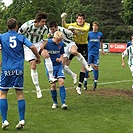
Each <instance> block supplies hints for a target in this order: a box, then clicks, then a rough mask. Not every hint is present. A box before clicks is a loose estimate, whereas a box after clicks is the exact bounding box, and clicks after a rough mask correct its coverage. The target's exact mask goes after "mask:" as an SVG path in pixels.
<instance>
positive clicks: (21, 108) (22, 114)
mask: <svg viewBox="0 0 133 133" xmlns="http://www.w3.org/2000/svg"><path fill="white" fill-rule="evenodd" d="M16 96H17V100H18V113H19V122H18V124H17V125H16V128H17V129H19V130H20V129H22V128H23V127H24V125H25V108H26V102H25V99H24V93H23V90H22V89H16Z"/></svg>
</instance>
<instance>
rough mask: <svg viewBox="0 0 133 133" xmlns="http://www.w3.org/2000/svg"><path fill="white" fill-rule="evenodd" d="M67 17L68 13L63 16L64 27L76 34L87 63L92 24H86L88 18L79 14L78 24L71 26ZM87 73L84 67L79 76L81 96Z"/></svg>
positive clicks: (79, 50) (78, 91) (79, 92)
mask: <svg viewBox="0 0 133 133" xmlns="http://www.w3.org/2000/svg"><path fill="white" fill-rule="evenodd" d="M66 16H67V14H66V13H62V14H61V18H62V26H63V27H65V28H68V29H69V30H71V31H72V32H73V34H74V36H73V38H74V41H75V43H76V45H77V47H78V52H79V53H81V54H82V56H83V57H84V58H85V60H86V61H87V60H88V45H87V44H88V40H87V35H88V31H89V29H90V24H89V23H87V22H85V19H86V17H85V15H84V14H83V13H79V14H77V15H76V22H74V23H70V24H68V23H66V21H65V18H66ZM73 57H74V55H71V56H70V58H69V60H72V58H73ZM85 72H86V69H85V67H84V66H83V65H82V67H81V70H80V74H79V83H78V86H77V87H76V91H77V93H78V94H79V95H80V94H81V87H82V83H83V81H84V77H85Z"/></svg>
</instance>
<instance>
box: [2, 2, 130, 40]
mask: <svg viewBox="0 0 133 133" xmlns="http://www.w3.org/2000/svg"><path fill="white" fill-rule="evenodd" d="M41 11H45V12H47V13H48V14H49V17H48V21H49V20H56V21H57V22H58V24H59V25H61V19H60V15H61V13H62V12H66V13H67V14H68V17H67V22H74V21H75V16H76V14H77V13H79V12H83V13H85V14H86V21H87V22H89V23H92V22H93V21H98V22H99V23H100V25H101V26H100V30H101V31H102V32H103V33H104V42H127V41H129V40H130V36H131V35H132V32H133V28H132V26H133V1H132V0H111V1H109V0H74V1H73V0H45V1H44V0H39V1H37V0H13V3H12V4H11V5H10V6H9V7H5V5H4V3H3V2H2V0H0V33H3V32H5V31H6V30H7V29H6V21H7V19H8V18H11V17H14V18H16V19H17V20H18V22H19V26H20V25H21V24H23V23H24V22H25V21H27V20H30V19H34V17H35V15H36V13H38V12H41Z"/></svg>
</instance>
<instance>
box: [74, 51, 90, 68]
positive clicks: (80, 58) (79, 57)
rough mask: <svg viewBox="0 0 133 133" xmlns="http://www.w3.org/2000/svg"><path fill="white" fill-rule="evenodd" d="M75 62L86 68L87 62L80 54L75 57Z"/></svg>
mask: <svg viewBox="0 0 133 133" xmlns="http://www.w3.org/2000/svg"><path fill="white" fill-rule="evenodd" d="M76 58H77V60H78V61H79V62H80V63H81V64H82V65H84V66H85V67H86V66H88V64H87V61H86V60H85V58H84V57H83V56H82V54H81V53H79V54H78V55H77V56H76Z"/></svg>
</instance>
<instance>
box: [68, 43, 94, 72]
mask: <svg viewBox="0 0 133 133" xmlns="http://www.w3.org/2000/svg"><path fill="white" fill-rule="evenodd" d="M70 53H71V54H73V55H75V56H76V59H77V60H78V61H79V62H80V63H81V64H82V65H83V66H84V67H85V68H86V70H87V71H91V70H90V69H89V67H88V63H87V61H86V60H85V58H84V57H83V55H82V54H81V53H79V52H78V51H77V46H76V45H74V44H73V45H71V49H70Z"/></svg>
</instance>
